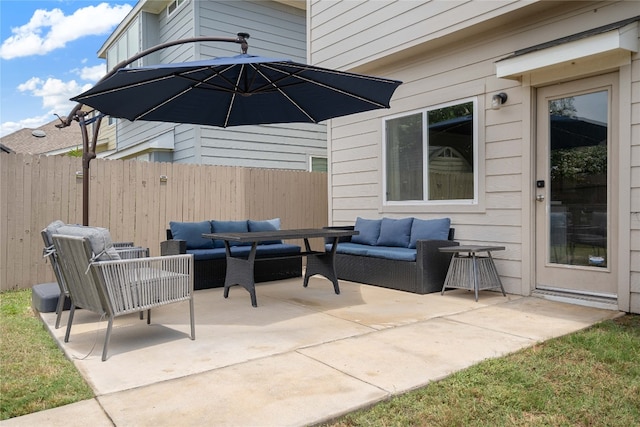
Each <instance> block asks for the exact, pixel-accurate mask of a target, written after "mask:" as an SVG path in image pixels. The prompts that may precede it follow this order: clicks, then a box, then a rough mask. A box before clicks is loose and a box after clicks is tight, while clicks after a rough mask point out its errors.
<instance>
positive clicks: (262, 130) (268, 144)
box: [116, 0, 326, 170]
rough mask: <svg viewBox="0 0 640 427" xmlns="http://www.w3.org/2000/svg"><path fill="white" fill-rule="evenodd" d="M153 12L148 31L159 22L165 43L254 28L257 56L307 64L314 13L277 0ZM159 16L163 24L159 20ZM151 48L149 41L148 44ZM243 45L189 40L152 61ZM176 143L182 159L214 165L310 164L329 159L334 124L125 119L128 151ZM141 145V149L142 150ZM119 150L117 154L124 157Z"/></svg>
mask: <svg viewBox="0 0 640 427" xmlns="http://www.w3.org/2000/svg"><path fill="white" fill-rule="evenodd" d="M142 13H144V14H146V15H147V16H146V20H147V25H146V26H144V25H143V26H141V28H142V30H143V31H147V33H143V37H149V36H150V35H149V31H148V28H155V29H156V31H157V40H156V41H155V43H164V42H168V41H173V40H179V39H185V38H191V37H199V36H223V37H231V36H235V35H236V34H237V33H238V32H247V33H249V34H250V35H251V37H250V39H249V51H248V53H249V54H254V55H260V56H266V57H279V58H289V59H292V60H294V61H299V62H306V13H305V11H304V10H302V9H299V8H296V7H292V6H288V5H286V4H282V3H279V2H275V1H234V2H228V1H195V0H187V1H184V2H183V3H182V4H181V5H180V6H179V8H178V9H176V10H175V12H173V13H172V14H171V15H170V16H167V13H166V10H165V9H163V10H162V11H160V12H159V13H157V14H152V13H149V12H142ZM153 19H155V20H156V21H157V22H153ZM148 47H150V46H145V48H148ZM240 53H241V52H240V45H239V44H236V43H189V44H184V45H180V46H175V47H172V48H167V49H163V50H161V51H159V53H158V54H157V55H156V56H154V57H153V58H152V59H151V60H149V61H148V63H149V64H151V63H153V62H151V61H155V62H156V63H172V62H187V61H194V60H199V59H204V58H210V57H216V56H234V55H238V54H240ZM169 136H170V139H171V141H172V145H171V148H166V146H165V145H163V147H165V148H163V149H165V150H169V151H171V153H172V158H173V161H174V162H178V163H199V164H208V165H227V166H246V167H265V168H281V169H302V170H306V169H308V165H309V161H310V160H309V159H310V156H320V157H326V127H325V126H324V125H314V124H292V125H263V126H241V127H234V128H227V129H223V128H216V127H208V126H195V125H189V124H172V123H156V122H128V121H126V120H119V121H118V123H117V140H118V150H120V154H119V155H120V156H122V155H123V154H122V153H127V154H126V158H129V157H139V155H140V154H141V153H144V152H147V151H149V150H153V149H155V148H154V146H155V145H157V144H156V142H155V141H158V140H162V141H163V144H165V143H166V141H168V139H169ZM136 147H138V148H137V149H136ZM117 155H118V154H116V156H117Z"/></svg>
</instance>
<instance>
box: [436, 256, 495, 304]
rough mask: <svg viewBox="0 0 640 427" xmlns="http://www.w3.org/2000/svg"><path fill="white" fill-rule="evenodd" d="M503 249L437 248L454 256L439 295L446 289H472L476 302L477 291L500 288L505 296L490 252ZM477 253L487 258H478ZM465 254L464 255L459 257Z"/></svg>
mask: <svg viewBox="0 0 640 427" xmlns="http://www.w3.org/2000/svg"><path fill="white" fill-rule="evenodd" d="M504 249H505V247H504V246H479V245H466V246H448V247H445V248H439V250H440V252H447V253H453V254H454V255H453V257H452V258H451V263H450V264H449V271H448V272H447V277H446V278H445V279H444V285H443V286H442V292H441V293H440V294H441V295H444V291H445V289H446V288H459V289H469V290H471V289H473V290H474V292H475V296H476V301H478V291H480V290H483V289H493V288H500V290H501V291H502V295H504V296H507V294H506V293H505V292H504V287H502V282H501V281H500V276H499V275H498V270H496V265H495V263H494V262H493V258H492V257H491V251H503V250H504ZM478 252H486V253H487V256H478V255H477V253H478ZM465 253H466V255H461V254H465Z"/></svg>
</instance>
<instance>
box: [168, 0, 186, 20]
mask: <svg viewBox="0 0 640 427" xmlns="http://www.w3.org/2000/svg"><path fill="white" fill-rule="evenodd" d="M184 2H185V0H173V1H172V2H171V3H169V5H168V6H167V17H169V16H171V14H173V12H175V11H176V10H178V8H179V7H180V5H181V4H182V3H184Z"/></svg>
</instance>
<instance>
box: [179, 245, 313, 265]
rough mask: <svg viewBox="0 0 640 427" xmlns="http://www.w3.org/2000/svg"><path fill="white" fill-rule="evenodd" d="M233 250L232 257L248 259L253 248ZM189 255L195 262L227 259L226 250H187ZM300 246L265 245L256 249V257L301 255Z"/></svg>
mask: <svg viewBox="0 0 640 427" xmlns="http://www.w3.org/2000/svg"><path fill="white" fill-rule="evenodd" d="M230 249H231V255H233V256H240V257H247V256H249V252H250V251H251V246H233V247H231V248H230ZM187 253H188V254H192V255H193V259H194V260H195V261H200V260H206V259H224V258H225V257H226V250H225V248H212V249H187ZM299 253H300V246H296V245H290V244H287V243H277V244H270V245H264V244H259V245H258V246H257V248H256V256H257V257H258V258H260V257H261V256H267V255H279V254H299Z"/></svg>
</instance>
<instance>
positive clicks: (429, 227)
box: [409, 218, 451, 249]
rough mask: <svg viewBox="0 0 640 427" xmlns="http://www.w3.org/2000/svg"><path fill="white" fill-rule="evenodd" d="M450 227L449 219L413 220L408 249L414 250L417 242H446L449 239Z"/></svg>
mask: <svg viewBox="0 0 640 427" xmlns="http://www.w3.org/2000/svg"><path fill="white" fill-rule="evenodd" d="M450 227H451V219H450V218H438V219H419V218H414V220H413V224H412V225H411V239H410V241H409V248H412V249H413V248H415V247H416V242H417V241H418V240H447V239H448V238H449V228H450Z"/></svg>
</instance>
